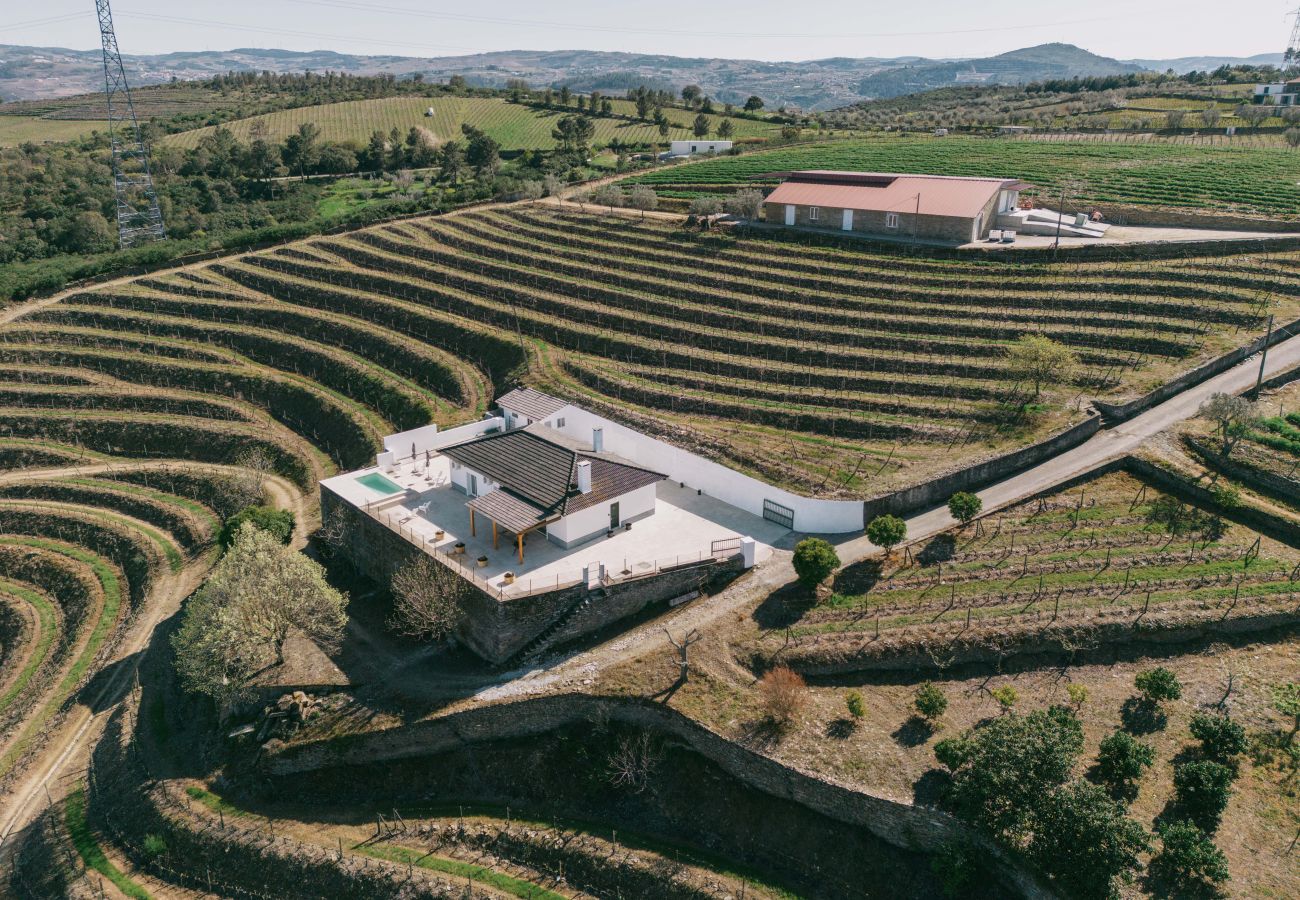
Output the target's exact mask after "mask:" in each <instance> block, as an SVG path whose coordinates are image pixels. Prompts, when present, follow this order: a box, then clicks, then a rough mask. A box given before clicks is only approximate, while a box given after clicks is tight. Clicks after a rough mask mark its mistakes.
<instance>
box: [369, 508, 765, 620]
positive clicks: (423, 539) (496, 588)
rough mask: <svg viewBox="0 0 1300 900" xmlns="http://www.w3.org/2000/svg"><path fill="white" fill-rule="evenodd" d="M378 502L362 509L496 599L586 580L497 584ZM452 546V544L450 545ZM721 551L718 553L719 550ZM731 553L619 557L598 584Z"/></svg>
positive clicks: (576, 576) (570, 576)
mask: <svg viewBox="0 0 1300 900" xmlns="http://www.w3.org/2000/svg"><path fill="white" fill-rule="evenodd" d="M380 503H382V501H380V502H379V503H371V504H366V505H365V506H364V507H363V511H364V512H365V513H366V514H367V515H369V516H370V517H371V518H373V519H374V520H375V521H377V522H379V523H380V524H381V525H383V526H384V527H385V528H387V529H388V530H389V531H392V532H394V533H395V534H397V535H398V536H399V537H401V538H402V539H403V540H406V541H409V542H410V543H411V544H413V545H414V546H416V547H419V548H420V549H422V550H423V551H424V552H426V553H428V554H429V555H430V556H432V557H433V558H434V559H436V560H437V561H438V562H440V563H442V564H443V565H445V566H447V567H448V568H450V569H452V571H454V572H456V573H457V574H458V575H460V576H461V577H462V578H464V579H466V580H467V581H469V582H470V583H471V584H473V585H474V586H475V587H477V588H479V589H480V590H482V591H483V592H484V593H486V594H488V595H489V596H493V597H496V598H497V599H498V600H518V599H521V598H524V597H531V596H534V595H537V594H548V593H551V592H552V591H559V590H564V589H565V588H570V587H575V586H577V585H580V584H584V583H589V579H588V577H587V572H586V570H584V569H576V570H569V571H565V572H557V573H556V575H555V576H554V577H553V578H552V577H551V576H549V575H548V576H546V577H544V578H540V577H530V578H527V579H524V578H517V579H516V580H515V581H514V583H513V584H509V585H498V584H493V583H492V582H490V581H488V580H487V579H486V578H484V577H483V576H482V575H479V574H478V572H477V571H475V568H476V567H475V566H474V564H473V562H472V561H470V560H468V558H467V557H463V556H460V555H458V554H455V553H453V552H451V550H450V548H448V549H444V548H441V547H439V546H438V545H436V544H435V543H434V542H433V541H431V540H430V539H429V538H428V537H427V536H426V535H423V534H420V533H419V532H417V531H416V530H415V529H413V528H410V527H408V526H407V525H405V524H403V523H402V522H401V521H400V520H399V519H398V518H397V516H395V515H394V514H393V513H391V512H389V511H388V508H383V507H381V506H380ZM731 540H733V539H727V540H723V541H714V544H715V545H716V544H729V543H731ZM740 540H741V539H740V538H735V539H734V542H735V549H736V550H739V548H740ZM453 546H454V545H453ZM720 552H721V553H722V554H723V555H721V556H720V555H719V553H720ZM732 555H734V552H733V551H730V550H727V549H724V550H722V551H719V550H718V549H717V548H715V547H711V548H710V549H709V551H708V552H705V551H703V550H701V551H698V552H695V553H679V554H677V555H675V556H665V557H661V558H659V559H654V560H635V561H633V562H629V561H628V560H627V559H624V560H623V566H622V568H621V569H619V570H617V571H613V570H612V567H611V566H609V564H608V563H607V564H606V568H605V574H604V577H603V578H601V579H600V583H601V584H602V585H613V584H620V583H622V582H628V581H636V580H637V579H640V578H649V577H652V576H655V575H659V574H661V573H663V572H665V571H671V570H673V569H676V568H681V567H682V566H689V565H696V564H699V563H701V562H706V561H707V562H714V561H717V560H719V559H724V558H726V557H728V556H732Z"/></svg>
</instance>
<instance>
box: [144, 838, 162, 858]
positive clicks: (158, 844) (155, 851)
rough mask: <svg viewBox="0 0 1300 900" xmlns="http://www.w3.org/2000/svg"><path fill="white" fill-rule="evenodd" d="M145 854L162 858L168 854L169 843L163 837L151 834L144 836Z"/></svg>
mask: <svg viewBox="0 0 1300 900" xmlns="http://www.w3.org/2000/svg"><path fill="white" fill-rule="evenodd" d="M144 852H145V853H146V854H147V855H149V856H162V855H163V854H164V853H166V852H167V842H166V841H165V840H163V837H162V835H160V834H154V833H152V832H150V833H149V834H146V835H145V836H144Z"/></svg>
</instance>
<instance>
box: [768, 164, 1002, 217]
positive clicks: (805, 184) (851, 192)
mask: <svg viewBox="0 0 1300 900" xmlns="http://www.w3.org/2000/svg"><path fill="white" fill-rule="evenodd" d="M1026 187H1028V185H1026V184H1025V183H1023V182H1021V181H1020V180H1019V179H1016V178H969V177H959V176H955V175H897V174H892V173H886V172H830V171H808V172H791V173H790V175H789V177H788V178H787V179H786V181H784V182H783V183H782V184H781V185H780V186H779V187H778V188H777V189H776V190H775V191H773V192H772V193H771V194H769V195H768V197H767V202H768V203H785V204H792V205H794V206H825V207H830V208H833V209H853V210H863V211H872V212H897V213H915V212H917V205H918V204H917V201H918V197H919V200H920V214H921V215H923V216H953V217H959V218H970V219H973V218H975V216H977V215H979V213H980V211H981V210H983V209H984V207H985V206H987V205H988V203H989V201H990V200H992V199H993V198H994V196H995V195H996V194H997V192H998V191H1001V190H1023V189H1025V188H1026Z"/></svg>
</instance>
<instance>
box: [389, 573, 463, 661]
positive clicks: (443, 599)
mask: <svg viewBox="0 0 1300 900" xmlns="http://www.w3.org/2000/svg"><path fill="white" fill-rule="evenodd" d="M390 588H391V590H392V593H393V614H392V615H391V616H390V617H389V619H388V626H389V627H390V628H392V629H393V630H394V631H396V632H397V633H398V634H403V635H406V636H407V637H412V638H415V639H417V640H435V641H436V640H441V639H443V638H445V637H446V636H447V635H448V634H450V633H451V632H452V631H453V630H454V629H455V628H456V625H457V624H459V622H460V620H461V617H462V616H463V615H464V611H465V602H466V601H467V600H468V599H469V597H470V595H471V594H472V592H473V586H472V585H470V583H469V582H468V581H466V580H465V579H464V578H462V577H461V576H460V575H459V574H457V573H456V572H454V571H452V570H451V568H450V567H449V566H445V565H443V564H442V563H440V562H438V561H437V560H435V559H433V558H432V557H430V556H429V555H428V554H425V553H421V554H420V555H419V556H417V557H416V558H415V559H413V560H411V562H409V563H407V564H406V565H404V566H402V568H400V569H398V570H397V573H396V574H395V575H394V576H393V579H392V581H391V582H390Z"/></svg>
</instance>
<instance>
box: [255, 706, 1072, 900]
mask: <svg viewBox="0 0 1300 900" xmlns="http://www.w3.org/2000/svg"><path fill="white" fill-rule="evenodd" d="M599 720H606V721H616V722H620V723H623V724H626V725H630V726H634V727H639V728H644V729H648V730H651V731H653V732H655V733H657V734H661V735H668V736H671V737H672V738H675V739H676V740H678V741H681V742H682V743H683V744H684V745H686V746H687V747H689V748H690V749H692V750H693V751H694V752H696V753H699V754H700V755H701V756H703V757H705V758H706V759H708V760H709V761H711V762H713V763H714V764H716V765H717V766H719V767H720V768H721V769H722V770H723V771H725V772H727V773H728V774H729V775H731V776H732V777H734V778H736V779H737V780H739V781H740V782H742V783H743V784H746V785H748V786H749V787H752V788H754V789H756V790H759V791H762V792H763V793H766V794H768V795H770V796H773V797H778V798H780V799H783V800H788V801H791V802H794V803H798V804H800V805H802V806H804V807H807V808H808V809H811V810H814V811H816V812H818V813H820V814H822V815H825V816H827V817H829V818H831V819H834V820H836V821H838V822H843V823H845V824H848V825H853V826H858V827H861V828H865V829H866V830H867V831H869V832H871V833H872V834H874V835H876V836H877V837H879V838H881V839H882V840H884V841H887V842H889V843H891V844H893V845H895V846H898V847H902V848H905V849H908V850H915V851H921V852H936V851H938V850H940V849H941V848H943V847H945V846H947V845H949V844H951V843H952V842H954V841H970V840H979V838H978V837H977V836H975V835H974V834H973V833H971V832H969V831H968V830H967V829H966V828H965V827H964V826H963V825H962V824H961V823H959V822H958V821H957V820H956V819H954V818H952V817H951V816H949V815H947V814H946V813H944V812H942V811H940V810H936V809H930V808H926V807H920V806H915V805H913V804H911V803H908V802H906V801H903V800H895V799H891V798H888V797H880V796H876V795H873V794H868V793H865V792H863V791H860V790H857V789H854V788H852V787H849V786H846V785H842V784H838V783H835V782H832V781H828V780H826V779H824V778H822V777H819V776H815V775H811V774H808V773H805V772H802V771H800V770H798V769H796V768H794V767H792V766H789V765H786V764H785V763H782V762H778V761H777V760H774V759H772V758H770V757H767V756H764V755H762V754H761V753H758V752H756V751H753V750H750V749H748V748H747V747H744V746H741V745H740V744H737V743H735V742H733V741H731V740H728V739H727V738H725V737H723V736H722V735H720V734H717V733H716V732H714V731H712V730H710V729H708V728H706V727H705V726H703V725H701V724H700V723H698V722H696V721H694V720H692V719H688V718H686V717H685V716H683V715H681V714H680V713H678V712H677V711H676V710H674V709H672V708H670V707H665V706H661V705H659V704H655V703H650V702H648V701H639V700H627V699H621V698H612V697H594V696H590V695H586V694H567V695H560V696H552V697H541V698H536V699H530V700H523V701H518V702H513V703H501V704H494V705H489V706H476V707H473V708H471V709H467V710H464V711H462V712H456V713H451V714H449V715H445V716H439V717H437V718H434V719H429V720H426V721H423V722H419V723H416V724H414V725H409V726H405V727H402V728H397V729H390V730H388V731H381V732H374V733H371V734H364V735H357V736H355V737H352V738H345V739H336V740H331V741H321V742H318V743H307V744H298V745H290V746H289V747H287V748H285V749H283V750H281V751H279V752H277V753H275V754H273V755H270V756H268V757H266V759H265V766H266V770H267V773H268V774H269V775H270V776H272V777H275V776H290V775H296V774H302V773H308V772H312V771H315V770H319V769H326V768H331V767H335V766H350V765H373V764H375V763H380V762H384V761H386V760H395V759H409V758H415V757H424V756H431V755H436V754H438V753H444V752H448V751H452V750H457V749H460V748H463V747H465V746H466V745H472V744H476V743H483V742H488V741H497V740H509V739H517V738H522V737H533V736H541V735H545V734H548V733H550V732H553V731H555V730H557V729H560V728H564V727H566V726H570V725H576V724H579V723H582V722H587V721H599ZM981 843H983V842H981ZM988 850H989V852H990V853H1000V852H999V851H998V850H997V849H996V848H994V847H992V846H991V845H990V846H989V847H988ZM1004 862H1006V865H1005V867H1004V868H1005V870H1006V873H1007V878H1008V879H1009V880H1010V881H1011V882H1012V883H1013V885H1014V887H1015V889H1016V890H1017V891H1018V892H1019V893H1020V894H1021V895H1022V896H1024V897H1028V898H1048V897H1051V896H1052V894H1051V893H1050V892H1049V891H1047V890H1046V888H1044V887H1043V886H1042V885H1041V884H1039V883H1038V881H1037V879H1035V878H1034V877H1033V876H1032V875H1030V874H1028V873H1026V872H1024V871H1022V870H1020V869H1019V868H1017V867H1016V866H1014V865H1013V864H1011V863H1010V862H1009V861H1005V860H1004Z"/></svg>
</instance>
